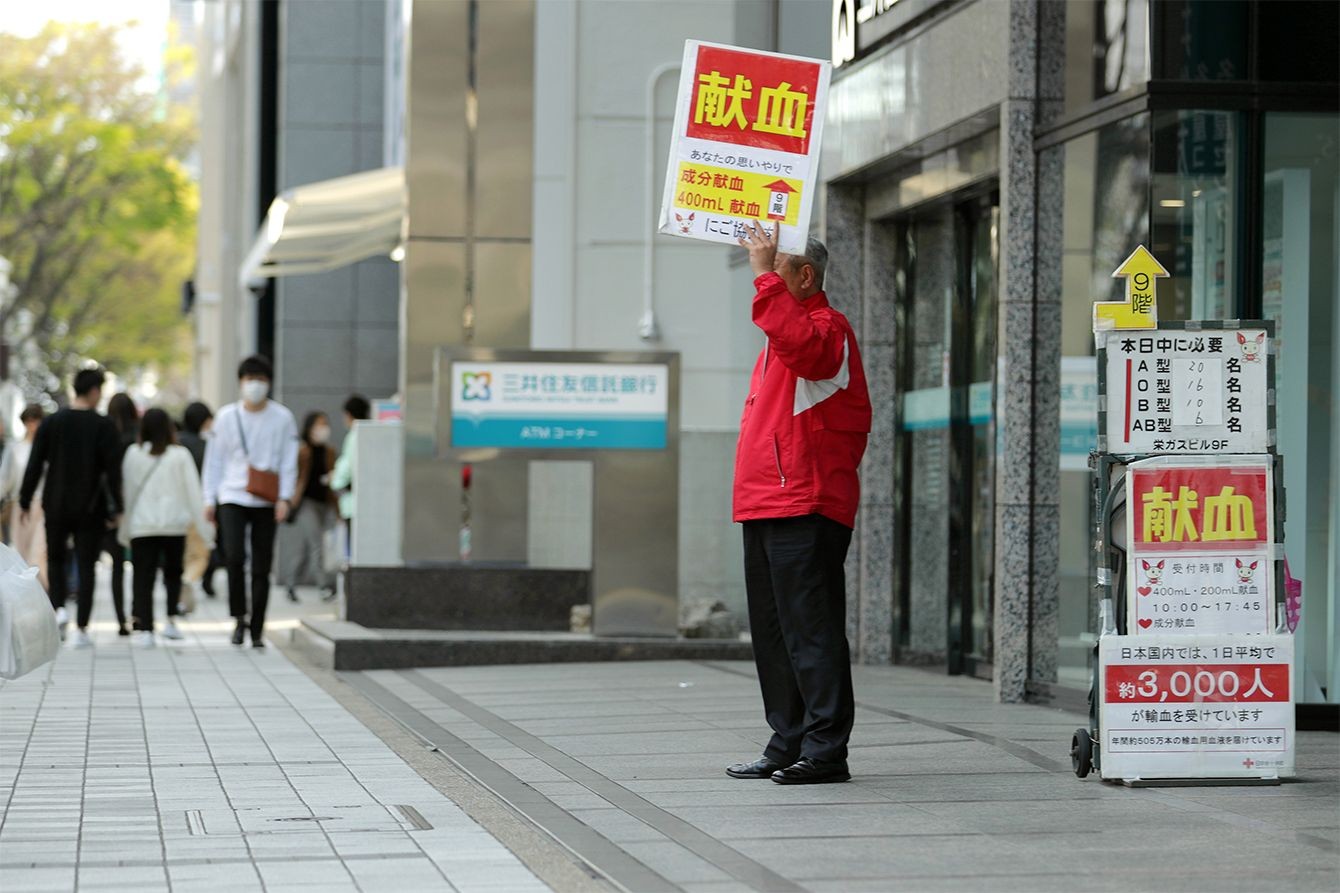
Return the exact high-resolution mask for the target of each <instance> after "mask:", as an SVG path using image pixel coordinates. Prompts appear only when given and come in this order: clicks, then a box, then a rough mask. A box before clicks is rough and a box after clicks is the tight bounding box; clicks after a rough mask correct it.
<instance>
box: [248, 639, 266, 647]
mask: <svg viewBox="0 0 1340 893" xmlns="http://www.w3.org/2000/svg"><path fill="white" fill-rule="evenodd" d="M251 647H252V648H264V647H265V640H264V639H252V640H251Z"/></svg>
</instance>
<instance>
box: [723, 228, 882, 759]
mask: <svg viewBox="0 0 1340 893" xmlns="http://www.w3.org/2000/svg"><path fill="white" fill-rule="evenodd" d="M740 244H741V245H742V246H744V247H745V248H748V249H749V263H750V266H751V268H752V269H753V271H754V274H755V275H756V277H757V278H756V279H754V287H755V288H756V289H757V293H756V294H755V295H754V306H753V317H754V323H755V324H756V325H757V326H758V327H759V328H760V329H762V330H763V332H764V334H765V335H767V343H766V344H765V345H764V348H763V353H762V355H761V356H760V357H759V359H758V363H757V364H756V365H755V366H754V374H753V378H752V379H751V381H750V385H749V397H748V399H746V400H745V405H744V415H743V416H742V417H741V419H740V440H739V444H738V445H737V447H736V454H735V520H736V521H740V522H743V524H744V566H745V588H746V589H747V591H748V597H749V624H750V628H751V630H752V635H753V642H754V662H755V664H756V665H757V667H758V679H759V684H760V686H761V688H762V689H763V708H764V712H765V714H766V716H767V720H768V725H769V726H771V727H772V730H773V736H772V740H771V741H769V742H768V746H767V748H766V749H765V750H764V752H763V756H762V758H761V759H758V760H755V761H754V762H752V763H737V764H736V765H734V766H731V767H729V768H728V769H727V770H726V773H727V774H728V775H731V776H733V777H735V778H771V779H772V780H773V781H775V782H777V783H778V784H822V783H827V782H837V781H847V780H848V779H849V778H851V775H850V773H849V772H848V771H847V739H848V737H849V736H850V735H851V727H852V720H853V717H854V714H855V709H856V708H855V703H854V701H853V698H852V687H851V655H850V652H849V651H848V649H847V634H846V614H847V608H846V583H845V579H844V575H843V561H844V560H845V559H846V557H847V547H848V546H849V545H850V544H851V533H852V525H853V524H854V523H855V521H856V508H857V505H858V503H859V502H860V481H859V480H858V478H857V474H856V469H857V466H859V465H860V463H861V456H862V455H863V454H864V452H865V444H866V438H867V437H868V436H869V433H870V397H869V394H868V393H867V391H866V385H865V371H864V370H863V369H862V367H861V353H860V351H859V350H858V348H857V346H856V336H855V334H854V333H853V332H852V328H851V324H850V323H848V322H847V319H846V317H844V316H843V315H842V314H841V313H839V312H837V311H836V310H834V309H833V308H832V307H830V306H829V304H828V299H827V297H826V296H825V295H824V292H823V284H824V270H825V267H826V266H827V264H828V250H827V249H826V248H825V247H824V245H823V243H822V242H820V241H819V240H818V239H814V238H811V239H810V240H809V242H808V243H807V245H806V246H805V255H804V256H800V255H787V254H778V253H777V238H776V227H774V228H773V229H772V231H771V232H769V231H768V230H767V229H766V228H765V227H764V226H763V225H762V224H759V225H757V226H751V227H749V229H748V237H747V238H744V239H741V240H740Z"/></svg>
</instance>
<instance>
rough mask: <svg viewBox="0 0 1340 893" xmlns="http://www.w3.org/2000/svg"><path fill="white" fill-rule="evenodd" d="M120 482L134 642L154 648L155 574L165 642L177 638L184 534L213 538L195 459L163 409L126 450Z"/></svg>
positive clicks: (150, 416)
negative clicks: (162, 595) (162, 598)
mask: <svg viewBox="0 0 1340 893" xmlns="http://www.w3.org/2000/svg"><path fill="white" fill-rule="evenodd" d="M121 480H122V486H123V487H124V488H125V496H126V513H125V516H124V517H123V518H122V521H121V527H120V530H119V531H118V539H119V541H120V544H121V545H122V546H128V547H129V548H130V562H131V566H132V567H134V569H135V580H134V584H133V592H134V602H133V608H132V619H133V621H134V625H135V639H134V642H135V644H136V645H138V646H140V647H142V648H152V647H153V646H154V582H155V581H156V579H157V577H158V572H159V571H160V570H161V571H162V572H163V587H164V588H165V589H166V590H167V625H166V626H165V627H164V628H163V638H165V639H180V638H182V635H181V631H180V630H178V629H177V621H176V618H177V614H178V604H179V602H180V600H181V588H182V582H181V580H182V563H183V559H184V558H185V555H186V534H187V531H189V530H191V529H193V528H194V529H195V530H196V531H198V532H199V533H200V536H201V537H202V538H203V539H204V540H205V542H206V543H209V542H212V541H213V539H214V530H213V528H212V527H211V526H210V525H209V524H206V523H205V507H204V500H203V498H202V497H201V494H200V478H199V476H198V475H197V474H196V470H195V460H193V459H192V458H191V453H190V451H189V450H187V449H186V447H184V446H180V445H178V444H177V438H176V433H175V432H174V430H173V425H172V420H171V419H170V418H168V414H167V413H166V412H164V411H163V410H161V409H151V410H149V411H148V412H146V413H145V414H144V418H143V419H141V420H140V436H139V444H138V445H137V446H133V447H131V448H130V449H128V450H126V456H125V459H124V460H123V461H122V465H121Z"/></svg>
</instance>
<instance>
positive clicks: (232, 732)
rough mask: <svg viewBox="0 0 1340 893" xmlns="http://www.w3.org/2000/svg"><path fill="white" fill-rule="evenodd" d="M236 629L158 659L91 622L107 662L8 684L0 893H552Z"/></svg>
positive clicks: (280, 608)
mask: <svg viewBox="0 0 1340 893" xmlns="http://www.w3.org/2000/svg"><path fill="white" fill-rule="evenodd" d="M219 580H220V582H222V580H223V577H222V575H220V578H219ZM281 599H282V595H281ZM106 604H107V602H106V595H105V593H103V594H101V595H100V603H99V605H98V610H99V611H100V612H101V613H102V614H103V615H104V616H105V615H106V614H107V613H110V612H109V611H108V610H107V608H106ZM325 610H327V611H328V610H329V608H326V609H325ZM225 614H226V611H225V610H224V609H223V607H222V606H221V604H220V602H219V601H206V602H203V603H202V606H201V610H199V611H198V612H197V614H196V616H195V617H194V618H193V621H188V622H186V623H185V624H183V630H184V631H185V632H186V633H187V639H186V640H185V641H184V642H180V643H170V644H169V643H160V646H159V647H157V648H154V649H143V650H141V649H136V648H134V647H132V646H131V645H130V643H129V640H127V639H125V638H118V637H117V636H116V632H115V628H114V627H113V625H111V624H109V623H106V622H104V623H97V622H95V623H94V626H93V628H92V630H91V631H92V632H93V635H94V639H95V642H96V646H95V647H94V648H90V649H85V650H73V649H65V650H63V651H62V653H61V655H60V657H59V659H58V660H57V661H56V662H55V663H54V664H52V665H50V666H49V667H47V668H43V669H42V670H40V671H38V672H36V673H33V674H31V675H29V676H27V677H25V678H23V679H20V680H17V681H15V682H10V683H0V809H3V812H0V890H3V891H5V893H19V891H41V890H60V891H66V890H75V889H79V890H136V891H155V890H169V889H171V890H177V891H190V890H260V889H264V890H269V891H282V890H288V889H302V890H307V891H313V890H322V891H335V890H364V891H374V890H394V891H397V893H407V891H417V890H452V889H456V890H461V891H498V893H501V891H509V893H510V891H513V890H516V891H531V890H545V889H548V888H547V887H546V885H544V884H542V883H541V882H540V881H539V880H538V879H537V878H536V877H535V876H534V875H533V874H532V873H531V872H530V871H529V870H528V869H527V868H526V866H525V865H524V864H523V863H522V862H520V861H519V860H518V859H517V857H516V856H515V855H513V854H512V852H510V851H509V850H508V849H507V848H506V847H504V846H503V845H502V844H501V843H499V842H498V840H496V839H495V838H494V837H493V836H492V835H491V834H490V833H489V832H488V831H486V830H484V829H483V828H481V827H480V826H479V825H478V824H476V822H475V821H474V820H473V819H472V818H471V817H470V816H469V815H467V814H466V813H465V812H463V811H462V810H461V809H460V808H458V807H457V806H456V805H455V804H454V803H453V802H452V801H451V800H449V799H448V798H447V797H445V796H443V794H441V793H439V792H438V791H437V790H436V789H435V788H434V787H433V786H431V785H429V784H428V783H427V782H425V781H424V780H423V779H422V778H421V777H420V776H419V775H418V774H416V772H415V771H414V770H413V769H411V768H410V767H409V766H408V765H407V764H406V763H405V761H404V760H402V759H401V758H400V757H399V756H397V755H396V753H394V752H393V751H392V750H391V749H390V748H388V746H387V745H386V744H385V743H383V742H382V740H381V739H379V738H378V737H377V736H376V735H374V734H373V733H372V732H370V731H369V730H368V728H367V727H366V726H364V725H363V724H362V723H360V722H359V721H358V720H357V719H355V718H354V717H353V716H352V715H351V714H350V713H349V712H348V711H347V710H345V709H344V708H343V707H342V706H340V704H339V703H337V702H336V701H335V700H334V699H332V698H331V697H330V695H328V694H327V693H326V692H325V691H323V690H322V689H321V688H320V687H318V686H317V685H316V684H315V683H314V682H313V681H312V680H311V679H310V678H309V677H308V676H307V675H306V674H304V673H303V672H302V671H301V670H300V669H299V668H298V667H296V666H295V665H294V664H292V663H291V662H290V661H289V660H288V659H287V658H286V657H285V656H284V655H283V654H282V653H280V652H279V651H277V650H276V649H275V648H273V647H271V648H269V649H266V650H265V651H254V650H252V649H251V648H249V647H248V648H245V649H239V648H234V647H233V646H232V645H230V644H229V643H228V633H229V632H230V629H231V627H230V624H229V622H228V620H227V618H226V617H225V616H224V615H225ZM274 614H276V615H278V616H277V622H276V624H275V627H276V630H275V631H272V633H271V635H272V636H274V635H285V634H286V633H284V632H283V630H284V627H286V626H288V627H291V626H292V625H293V621H292V619H291V618H292V614H293V611H292V609H291V608H290V606H289V605H287V604H286V603H284V602H282V601H280V602H279V603H278V604H277V605H276V610H275V612H274ZM285 615H288V618H287V619H286V618H285ZM96 617H97V614H95V620H96Z"/></svg>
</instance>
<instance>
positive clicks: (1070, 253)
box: [1038, 114, 1150, 687]
mask: <svg viewBox="0 0 1340 893" xmlns="http://www.w3.org/2000/svg"><path fill="white" fill-rule="evenodd" d="M1149 176H1150V175H1149V117H1148V115H1147V114H1141V115H1137V116H1135V117H1132V118H1128V119H1125V120H1123V121H1119V122H1116V123H1114V124H1110V125H1108V126H1106V127H1104V128H1102V129H1100V130H1097V131H1094V132H1092V133H1088V134H1085V135H1083V136H1080V137H1077V138H1075V139H1073V140H1070V141H1069V142H1066V143H1062V144H1060V145H1057V146H1053V147H1051V148H1049V149H1047V150H1046V151H1044V152H1043V153H1042V154H1041V156H1040V157H1039V182H1038V192H1039V215H1040V216H1039V231H1040V233H1041V237H1042V241H1041V243H1040V244H1039V246H1038V258H1039V267H1038V271H1039V280H1038V287H1039V294H1038V300H1039V301H1040V302H1059V303H1060V304H1061V329H1062V331H1061V359H1060V364H1061V369H1060V391H1061V393H1060V402H1061V449H1060V454H1059V456H1058V457H1057V459H1056V461H1057V462H1059V464H1060V467H1061V475H1060V493H1059V494H1058V500H1059V503H1060V565H1059V569H1058V573H1059V590H1060V591H1059V597H1060V604H1059V611H1060V616H1059V622H1058V627H1059V632H1058V635H1059V641H1058V642H1057V645H1058V654H1057V661H1058V681H1059V682H1061V683H1062V684H1068V685H1074V686H1081V687H1082V686H1087V685H1088V684H1089V675H1088V673H1089V671H1088V656H1089V651H1090V649H1091V647H1092V638H1091V636H1092V634H1093V631H1094V630H1095V624H1096V621H1097V618H1096V610H1097V609H1096V606H1095V605H1093V604H1091V601H1092V599H1091V591H1090V588H1089V580H1090V575H1091V569H1090V566H1089V539H1090V530H1091V527H1092V524H1091V522H1092V518H1091V513H1090V507H1089V469H1088V456H1089V451H1090V450H1091V449H1093V447H1094V445H1095V442H1096V441H1095V437H1096V435H1097V366H1096V361H1095V359H1094V350H1093V332H1092V318H1093V302H1094V301H1098V300H1116V299H1119V298H1121V297H1122V296H1123V293H1122V288H1123V286H1122V284H1121V283H1120V282H1119V281H1118V280H1115V279H1113V278H1111V274H1112V271H1113V270H1114V269H1116V268H1117V266H1118V265H1119V264H1120V263H1121V261H1122V260H1123V259H1124V258H1125V257H1126V255H1128V254H1129V253H1130V252H1131V250H1132V249H1133V248H1134V247H1135V246H1136V245H1139V244H1145V243H1147V241H1148V235H1149V232H1148V221H1149Z"/></svg>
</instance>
